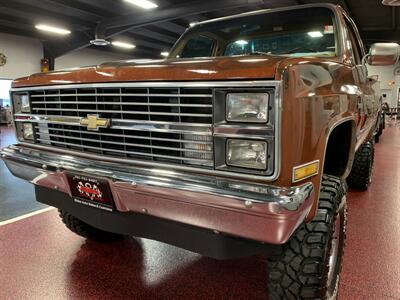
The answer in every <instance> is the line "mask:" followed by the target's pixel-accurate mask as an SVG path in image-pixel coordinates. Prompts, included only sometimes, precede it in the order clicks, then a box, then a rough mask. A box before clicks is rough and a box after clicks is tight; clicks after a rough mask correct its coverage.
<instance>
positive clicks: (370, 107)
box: [345, 16, 379, 135]
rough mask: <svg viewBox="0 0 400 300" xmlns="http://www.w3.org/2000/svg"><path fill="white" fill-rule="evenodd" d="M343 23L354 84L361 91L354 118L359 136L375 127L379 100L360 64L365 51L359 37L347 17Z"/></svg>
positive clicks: (364, 69) (363, 65)
mask: <svg viewBox="0 0 400 300" xmlns="http://www.w3.org/2000/svg"><path fill="white" fill-rule="evenodd" d="M345 22H346V31H347V36H348V41H349V45H348V46H349V50H350V52H351V53H352V56H353V62H354V68H353V79H354V84H355V85H357V86H358V87H359V90H360V91H361V93H360V94H359V95H358V99H357V101H358V104H357V105H358V113H357V114H358V115H357V116H356V119H357V133H358V135H360V134H362V133H363V132H365V131H367V132H369V131H370V130H371V128H372V127H375V121H376V118H377V113H378V104H379V99H376V97H377V95H376V94H375V92H374V89H373V87H372V85H373V84H374V82H371V81H370V80H369V78H368V70H367V67H366V65H365V64H363V62H362V59H363V57H364V55H365V51H364V46H363V43H362V41H361V38H360V35H359V34H358V31H357V29H356V27H355V25H354V23H353V22H352V21H351V20H350V19H349V18H348V17H347V16H345Z"/></svg>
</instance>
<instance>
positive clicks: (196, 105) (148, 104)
mask: <svg viewBox="0 0 400 300" xmlns="http://www.w3.org/2000/svg"><path fill="white" fill-rule="evenodd" d="M32 104H74V105H78V104H91V105H98V104H102V105H130V106H173V107H201V108H203V107H204V108H211V107H212V105H211V104H179V103H147V102H102V101H99V102H93V101H32ZM34 109H36V110H42V108H40V107H38V108H34ZM43 110H44V108H43ZM49 110H51V108H50V109H49ZM62 110H65V109H62ZM76 110H79V111H81V109H79V108H77V109H75V111H76Z"/></svg>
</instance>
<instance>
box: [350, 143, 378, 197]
mask: <svg viewBox="0 0 400 300" xmlns="http://www.w3.org/2000/svg"><path fill="white" fill-rule="evenodd" d="M374 146H375V145H374V142H373V141H369V142H367V143H364V144H363V145H362V146H360V148H359V149H358V150H357V152H356V153H355V156H354V161H353V167H352V169H351V172H350V175H349V176H348V177H347V184H348V185H349V187H351V188H353V189H357V190H361V191H365V190H367V189H368V186H369V184H370V183H371V178H372V168H373V165H374V156H375V147H374Z"/></svg>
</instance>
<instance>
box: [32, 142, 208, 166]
mask: <svg viewBox="0 0 400 300" xmlns="http://www.w3.org/2000/svg"><path fill="white" fill-rule="evenodd" d="M37 140H39V141H42V142H51V143H52V144H60V145H67V146H75V147H80V148H87V149H94V150H103V151H108V152H116V153H127V154H132V155H137V156H148V157H159V158H168V159H175V160H179V161H195V162H199V163H202V165H209V166H212V165H213V161H212V160H206V159H198V158H189V157H183V156H169V155H161V154H152V153H144V152H135V151H125V150H117V149H111V148H104V147H101V148H100V147H93V146H86V145H78V144H73V143H68V142H56V141H50V140H44V139H40V138H39V139H37ZM177 151H178V150H177Z"/></svg>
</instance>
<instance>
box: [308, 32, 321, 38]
mask: <svg viewBox="0 0 400 300" xmlns="http://www.w3.org/2000/svg"><path fill="white" fill-rule="evenodd" d="M308 35H309V36H310V37H312V38H320V37H323V36H324V35H323V34H322V33H321V31H310V32H308Z"/></svg>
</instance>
